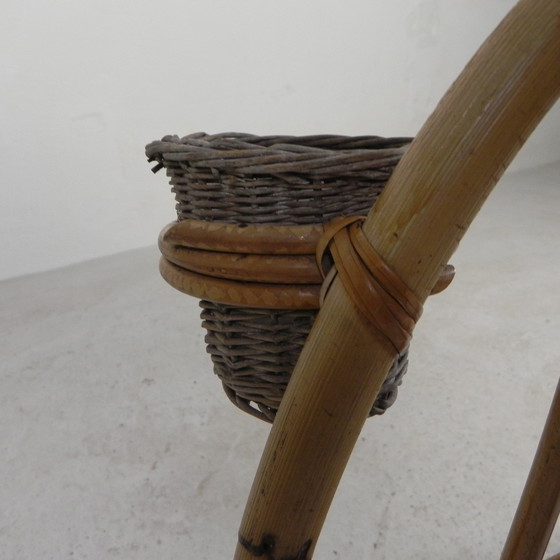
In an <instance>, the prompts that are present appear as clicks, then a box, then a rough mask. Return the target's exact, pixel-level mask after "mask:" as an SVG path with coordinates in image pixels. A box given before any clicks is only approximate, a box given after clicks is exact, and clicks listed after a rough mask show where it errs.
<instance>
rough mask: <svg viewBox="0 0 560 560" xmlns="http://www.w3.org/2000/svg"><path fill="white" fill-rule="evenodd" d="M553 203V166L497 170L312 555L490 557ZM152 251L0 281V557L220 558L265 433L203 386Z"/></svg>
mask: <svg viewBox="0 0 560 560" xmlns="http://www.w3.org/2000/svg"><path fill="white" fill-rule="evenodd" d="M559 218H560V164H556V165H551V166H547V167H543V168H539V169H537V170H533V171H527V172H522V173H518V174H513V175H506V177H505V178H504V179H502V181H501V183H500V184H499V186H498V187H497V189H496V190H495V192H494V193H493V194H492V196H491V198H490V200H489V201H488V202H487V204H486V206H485V207H484V208H483V210H482V212H481V214H480V215H479V216H478V217H477V219H476V221H475V223H474V225H473V226H472V228H471V229H470V230H469V232H468V233H467V235H466V237H465V239H464V240H463V243H462V244H461V246H460V248H459V250H458V251H457V253H456V254H455V256H454V258H453V260H452V262H453V263H454V264H455V265H456V267H457V270H458V274H457V278H456V279H455V281H454V283H453V284H452V286H451V287H450V288H449V289H448V291H447V292H445V293H443V294H440V295H438V296H435V297H433V298H432V299H431V300H430V301H429V302H428V303H427V305H426V307H425V311H424V315H423V317H422V319H421V321H420V323H419V324H418V327H417V329H416V332H415V337H414V340H413V343H412V349H411V363H410V368H409V373H408V374H407V376H406V379H405V382H404V384H403V387H402V388H401V391H400V394H399V398H398V400H397V403H396V404H395V405H394V407H393V408H392V409H391V410H390V411H389V412H388V413H387V414H386V415H385V416H383V417H378V418H375V419H371V420H369V421H368V423H367V425H366V426H365V428H364V430H363V432H362V435H361V437H360V440H359V442H358V445H357V446H356V448H355V451H354V454H353V456H352V458H351V460H350V463H349V465H348V468H347V470H346V472H345V475H344V478H343V480H342V482H341V485H340V487H339V491H338V493H337V495H336V497H335V501H334V503H333V506H332V508H331V510H330V513H329V516H328V519H327V522H326V524H325V527H324V530H323V533H322V536H321V539H320V541H319V543H318V545H317V549H316V553H315V558H316V559H318V560H335V559H347V558H353V559H368V560H369V559H378V560H384V559H394V560H400V559H405V558H406V559H408V558H415V559H416V560H422V559H430V560H434V559H436V560H437V559H442V560H443V559H445V560H459V559H460V560H467V559H473V560H474V559H477V560H481V559H497V558H498V557H499V551H500V550H501V546H502V543H503V540H504V538H505V536H506V534H507V531H508V527H509V523H510V521H511V517H512V515H513V512H514V509H515V506H516V503H517V499H518V497H519V494H520V492H521V489H522V487H523V484H524V481H525V477H526V475H527V472H528V468H529V465H530V462H531V460H532V455H533V452H534V450H535V447H536V444H537V440H538V436H539V434H540V430H541V427H542V424H543V422H544V419H545V416H546V414H547V411H548V407H549V405H550V401H551V398H552V394H553V391H554V388H555V385H556V382H557V380H558V378H559V377H560V344H559V343H558V337H559V335H560V289H559V288H560V286H559V281H558V280H559V278H560V256H559V255H560V235H559V233H560V220H559ZM170 219H171V217H170ZM163 225H164V224H162V226H163ZM156 236H157V232H154V238H156ZM157 260H158V252H157V249H156V248H155V247H153V248H147V249H143V250H137V251H132V252H127V253H124V254H119V255H115V256H111V257H107V258H103V259H99V260H96V261H92V262H88V263H84V264H80V265H76V266H72V267H68V268H65V269H61V270H56V271H53V272H47V273H42V274H38V275H34V276H28V277H23V278H17V279H14V280H9V281H5V282H2V283H0V307H1V315H0V332H1V336H0V348H1V355H2V360H1V363H0V387H1V391H0V399H1V401H0V445H1V458H0V480H1V485H0V558H1V559H5V560H12V559H13V560H15V559H17V560H78V559H87V560H104V559H119V560H129V559H134V560H148V559H150V560H152V559H165V560H179V559H182V560H190V559H193V560H195V559H196V560H204V559H209V560H226V559H229V558H231V556H232V552H233V549H234V546H235V541H236V534H237V528H238V524H239V521H240V517H241V514H242V511H243V508H244V505H245V500H246V496H247V493H248V490H249V487H250V484H251V481H252V478H253V475H254V472H255V469H256V466H257V463H258V461H259V458H260V454H261V450H262V447H263V445H264V443H265V440H266V437H267V433H268V430H269V428H268V426H267V425H265V424H264V423H261V422H259V421H258V420H255V419H253V418H251V417H248V416H246V415H244V414H243V413H241V412H239V411H238V410H237V409H235V408H234V407H233V406H232V405H230V403H229V401H228V400H227V398H226V397H225V395H223V394H222V391H221V388H220V386H219V383H218V380H217V379H216V378H215V377H214V376H213V374H212V373H211V366H210V362H209V359H208V357H207V355H206V353H205V349H204V342H203V332H202V329H201V328H200V326H199V318H198V313H199V312H198V307H197V303H196V302H195V301H194V300H191V299H190V298H188V297H187V296H184V295H182V294H180V293H178V292H176V291H174V290H173V289H171V288H169V287H168V286H167V285H166V284H165V283H164V282H163V280H161V279H160V278H159V275H158V271H157ZM552 552H560V535H559V533H558V532H555V534H554V536H553V539H552V542H551V546H550V553H552Z"/></svg>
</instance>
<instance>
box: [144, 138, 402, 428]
mask: <svg viewBox="0 0 560 560" xmlns="http://www.w3.org/2000/svg"><path fill="white" fill-rule="evenodd" d="M410 141H411V139H410V138H382V137H378V136H361V137H347V136H336V135H335V136H333V135H328V136H327V135H320V136H303V137H301V136H300V137H294V136H263V137H261V136H255V135H250V134H240V133H226V134H216V135H207V134H204V133H196V134H191V135H189V136H185V137H183V138H179V137H178V136H166V137H164V138H163V139H162V140H161V141H157V142H152V143H151V144H149V145H148V146H147V148H146V154H147V156H148V159H149V160H150V161H156V162H157V165H156V166H155V167H154V171H158V170H159V169H161V168H165V169H166V172H167V175H168V176H169V178H170V183H171V185H172V190H173V192H174V193H175V197H176V201H177V218H178V220H179V221H181V220H200V221H205V222H207V221H212V222H224V223H229V224H235V225H237V226H238V227H239V228H250V227H251V226H252V225H253V226H257V225H258V226H259V227H260V226H265V227H266V226H267V225H296V226H297V225H310V224H326V223H328V222H329V221H331V220H333V219H335V218H337V217H340V216H354V215H362V214H367V212H368V211H369V209H370V208H371V207H372V206H373V204H374V203H375V201H376V199H377V197H378V196H379V194H380V193H381V191H382V189H383V187H384V185H385V183H386V182H387V180H388V178H389V176H390V175H391V173H392V171H393V169H394V167H395V166H396V164H397V163H398V161H399V160H400V158H401V156H402V154H403V153H404V151H405V150H406V147H407V146H408V144H409V143H410ZM271 229H272V228H271ZM173 266H174V267H175V268H174V269H176V270H178V271H180V270H181V268H180V267H179V268H177V267H176V263H175V265H173ZM185 272H188V271H187V270H185ZM168 281H169V279H168ZM171 283H173V282H171ZM250 284H251V283H250V282H245V283H243V282H240V283H239V286H240V288H241V289H242V288H243V287H244V285H245V286H246V288H247V289H248V290H250V289H251V285H250ZM176 287H178V286H176ZM200 305H201V307H202V313H201V317H202V320H203V327H204V328H205V329H206V330H207V336H206V343H207V349H208V352H209V353H210V355H211V357H212V361H213V363H214V371H215V373H216V374H217V375H218V376H219V378H220V379H221V381H222V383H223V385H224V389H225V391H226V394H227V395H228V397H229V398H230V400H231V401H232V402H233V403H234V404H236V405H237V406H238V407H239V408H241V409H242V410H244V411H246V412H248V413H250V414H252V415H253V416H256V417H258V418H261V419H263V420H266V421H270V422H271V421H273V419H274V416H275V413H276V410H277V409H278V406H279V404H280V401H281V398H282V395H283V393H284V390H285V387H286V385H287V382H288V380H289V377H290V375H291V372H292V370H293V368H294V366H295V363H296V361H297V359H298V356H299V354H300V351H301V348H302V347H303V344H304V343H305V340H306V338H307V335H308V333H309V330H310V328H311V326H312V324H313V321H314V319H315V317H316V314H317V310H316V309H296V310H294V309H257V308H252V307H247V306H244V307H240V306H238V305H229V304H228V303H227V302H223V301H221V302H217V301H208V300H205V299H203V300H202V301H201V302H200ZM407 356H408V350H407V349H406V350H405V351H404V352H403V353H402V355H401V356H399V357H398V358H397V359H396V360H395V362H394V364H393V366H392V368H391V371H390V372H389V374H388V376H387V379H386V381H385V384H384V386H383V388H382V390H381V393H380V395H379V396H378V398H377V400H376V402H375V404H374V406H373V408H372V411H371V415H374V414H381V413H383V412H384V411H385V410H386V409H387V408H388V407H389V406H390V405H391V404H392V403H393V402H394V400H395V398H396V395H397V388H398V386H399V385H400V383H401V380H402V377H403V375H404V373H405V372H406V368H407V364H408V357H407Z"/></svg>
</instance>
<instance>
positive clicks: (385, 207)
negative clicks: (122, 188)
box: [234, 0, 560, 560]
mask: <svg viewBox="0 0 560 560" xmlns="http://www.w3.org/2000/svg"><path fill="white" fill-rule="evenodd" d="M559 22H560V2H558V0H521V2H519V3H518V4H517V5H516V6H515V8H513V10H512V11H511V13H510V14H509V15H508V16H507V17H506V18H505V20H504V21H503V22H502V23H501V24H500V26H499V27H498V28H497V29H496V30H495V31H494V32H493V33H492V35H491V36H490V38H489V39H488V40H487V41H486V42H485V43H484V45H483V46H482V47H481V49H480V50H479V51H478V53H477V54H476V55H475V57H474V58H473V60H472V61H471V62H470V63H469V65H468V66H467V67H466V69H465V70H464V71H463V73H462V74H461V76H460V77H459V78H458V80H457V81H456V82H455V83H454V85H453V86H452V87H451V89H450V90H449V92H448V93H447V94H446V96H445V97H444V99H443V100H442V101H441V103H440V104H439V105H438V107H437V109H436V110H435V112H434V113H433V115H432V116H431V117H430V119H429V120H428V121H427V122H426V124H425V125H424V127H423V128H422V130H421V131H420V133H419V135H418V136H417V137H416V139H415V141H414V142H413V144H412V145H411V147H410V149H409V150H408V151H407V153H406V154H405V156H404V157H403V160H402V161H401V164H400V165H399V166H398V167H397V169H396V170H395V173H394V174H393V176H392V177H391V180H390V181H389V184H388V185H387V188H386V190H385V191H384V193H383V195H382V196H381V197H380V199H379V201H378V202H377V203H376V205H375V207H374V209H373V211H372V212H371V213H370V214H369V216H368V219H367V220H366V222H365V223H364V227H363V230H364V233H365V234H366V236H367V238H368V239H369V240H370V242H372V243H373V245H374V246H375V248H376V250H377V252H378V253H379V254H380V255H381V257H382V258H383V259H384V261H385V262H387V264H388V265H389V266H390V267H391V268H392V269H393V270H394V271H395V272H396V273H397V274H398V275H399V277H400V278H401V279H402V280H403V281H404V282H405V283H406V285H407V286H408V287H409V288H410V289H411V290H412V291H413V292H414V293H415V294H416V295H417V297H418V298H419V299H420V301H424V300H425V299H426V296H427V294H428V293H429V291H430V290H431V288H432V286H433V284H434V282H435V280H436V278H437V276H438V275H439V273H440V272H441V270H442V267H443V266H444V264H445V263H446V262H447V261H448V260H449V258H450V256H451V254H452V253H453V251H454V250H455V249H456V247H457V245H458V243H459V241H460V239H461V238H462V236H463V235H464V233H465V231H466V229H467V228H468V226H469V225H470V223H471V221H472V220H473V218H474V216H475V215H476V213H477V212H478V210H479V209H480V207H481V206H482V204H483V203H484V200H485V199H486V197H487V196H488V194H489V193H490V191H491V189H492V187H493V186H494V185H495V183H496V182H497V181H498V179H499V177H500V176H501V174H502V173H503V171H504V169H505V168H506V167H507V165H508V163H509V162H510V161H511V159H512V158H513V157H514V155H515V154H516V153H517V151H518V150H519V148H520V147H521V145H522V144H523V142H524V140H525V139H526V138H527V137H528V136H529V135H530V133H531V131H532V130H533V129H534V128H535V126H536V125H537V124H538V122H539V121H540V120H541V118H542V117H543V116H544V115H545V114H546V112H547V111H548V109H549V108H550V107H551V106H552V104H553V103H554V102H555V100H556V99H557V97H558V95H559V93H560V64H559V61H560V25H559ZM393 357H394V356H393V354H392V353H391V352H390V351H389V350H388V349H387V346H386V345H385V344H384V343H383V341H382V340H380V339H379V338H378V337H375V336H374V335H373V334H372V332H371V331H370V330H368V329H367V328H365V325H364V323H363V321H362V319H361V316H360V314H359V313H358V311H357V310H356V308H355V307H354V305H353V303H352V301H351V300H350V299H349V297H348V296H347V294H346V292H345V291H344V289H343V287H342V286H341V283H340V282H338V281H336V280H335V282H334V283H333V286H332V287H331V289H330V291H329V293H328V296H327V298H326V299H325V303H324V306H323V308H322V309H321V311H320V313H319V315H318V317H317V320H316V322H315V324H314V326H313V329H312V331H311V333H310V335H309V338H308V342H307V344H306V345H305V347H304V349H303V351H302V354H301V356H300V359H299V361H298V364H297V366H296V369H295V371H294V373H293V375H292V379H291V381H290V384H289V386H288V389H287V392H286V395H285V396H284V399H283V401H282V404H281V406H280V409H279V411H278V415H277V417H276V420H275V422H274V424H273V426H272V430H271V433H270V436H269V438H268V441H267V444H266V447H265V449H264V452H263V456H262V459H261V462H260V466H259V469H258V471H257V474H256V477H255V480H254V482H253V486H252V489H251V493H250V495H249V499H248V502H247V507H246V510H245V514H244V516H243V520H242V522H241V526H240V529H239V533H238V544H237V548H236V552H235V555H234V558H235V560H250V559H251V560H252V559H254V558H268V559H271V560H272V559H275V560H277V559H280V558H282V559H290V560H296V559H297V560H309V559H310V558H311V557H312V554H313V551H314V548H315V546H316V544H317V539H318V537H319V534H320V531H321V527H322V525H323V522H324V519H325V517H326V515H327V512H328V509H329V506H330V503H331V500H332V498H333V496H334V493H335V490H336V488H337V486H338V482H339V480H340V478H341V476H342V473H343V471H344V468H345V466H346V463H347V461H348V458H349V456H350V454H351V452H352V449H353V447H354V444H355V442H356V440H357V438H358V435H359V433H360V431H361V428H362V426H363V424H364V422H365V420H366V417H367V412H368V410H369V408H370V406H371V403H372V402H373V401H374V399H375V398H376V395H377V393H378V391H379V389H380V387H381V384H382V381H383V378H384V377H385V375H386V372H387V368H388V367H389V365H390V363H391V362H392V360H393ZM452 381H453V380H452V379H450V383H452ZM381 460H382V459H381ZM374 469H375V466H374V465H372V471H374ZM490 514H491V513H490ZM348 556H349V555H348V554H347V553H346V552H344V550H342V551H341V557H345V558H346V557H348Z"/></svg>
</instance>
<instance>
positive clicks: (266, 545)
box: [238, 534, 313, 560]
mask: <svg viewBox="0 0 560 560" xmlns="http://www.w3.org/2000/svg"><path fill="white" fill-rule="evenodd" d="M238 538H239V544H241V546H242V547H243V548H245V550H247V551H248V552H249V553H250V554H251V555H252V556H255V557H261V556H262V557H264V558H265V559H266V560H307V553H308V552H309V550H310V549H311V544H312V542H313V541H312V540H311V539H308V540H306V541H305V542H304V543H303V545H302V546H301V547H300V549H299V551H298V553H297V554H296V555H295V556H282V557H281V558H277V557H276V556H275V555H274V551H275V549H276V536H275V535H271V534H264V535H263V536H262V539H261V543H260V544H258V545H255V544H253V539H246V538H245V537H243V535H239V537H238Z"/></svg>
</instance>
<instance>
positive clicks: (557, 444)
mask: <svg viewBox="0 0 560 560" xmlns="http://www.w3.org/2000/svg"><path fill="white" fill-rule="evenodd" d="M559 513H560V382H559V383H558V386H557V388H556V394H555V396H554V400H553V401H552V406H551V408H550V412H549V414H548V418H547V420H546V424H545V427H544V430H543V433H542V436H541V440H540V443H539V446H538V448H537V452H536V454H535V459H534V460H533V465H532V467H531V471H530V473H529V476H528V478H527V483H526V484H525V488H524V490H523V494H522V496H521V500H520V502H519V506H518V508H517V512H516V514H515V517H514V520H513V523H512V526H511V529H510V533H509V536H508V539H507V541H506V545H505V547H504V550H503V552H502V556H501V560H541V559H542V558H543V556H544V553H545V551H546V547H547V545H548V541H549V540H550V536H551V534H552V531H553V529H554V525H555V524H556V521H557V519H558V514H559ZM555 558H556V559H558V560H560V555H557V556H555ZM551 560H554V559H551Z"/></svg>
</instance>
